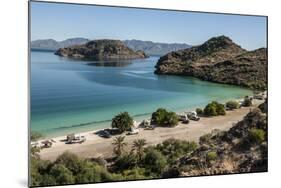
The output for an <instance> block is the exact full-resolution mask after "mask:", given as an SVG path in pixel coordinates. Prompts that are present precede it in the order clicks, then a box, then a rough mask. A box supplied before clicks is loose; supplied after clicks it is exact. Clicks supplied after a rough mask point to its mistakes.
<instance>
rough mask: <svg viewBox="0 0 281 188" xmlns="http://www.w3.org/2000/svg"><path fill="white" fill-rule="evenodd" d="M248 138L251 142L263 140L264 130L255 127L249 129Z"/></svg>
mask: <svg viewBox="0 0 281 188" xmlns="http://www.w3.org/2000/svg"><path fill="white" fill-rule="evenodd" d="M249 140H250V142H251V143H255V144H260V143H262V142H263V141H264V140H265V131H264V130H262V129H256V128H252V129H250V132H249Z"/></svg>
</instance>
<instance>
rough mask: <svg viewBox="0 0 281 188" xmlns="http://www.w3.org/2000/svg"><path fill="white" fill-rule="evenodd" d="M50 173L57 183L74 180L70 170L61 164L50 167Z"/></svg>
mask: <svg viewBox="0 0 281 188" xmlns="http://www.w3.org/2000/svg"><path fill="white" fill-rule="evenodd" d="M50 174H51V175H52V176H53V177H54V178H55V180H56V183H57V184H73V183H74V182H75V179H74V177H73V174H72V172H71V171H70V170H69V169H67V168H66V167H65V166H64V165H63V164H55V165H54V166H53V167H52V168H51V170H50Z"/></svg>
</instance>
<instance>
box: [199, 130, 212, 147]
mask: <svg viewBox="0 0 281 188" xmlns="http://www.w3.org/2000/svg"><path fill="white" fill-rule="evenodd" d="M211 138H212V134H211V133H208V134H205V135H203V136H201V137H200V138H199V144H200V145H202V144H210V141H211Z"/></svg>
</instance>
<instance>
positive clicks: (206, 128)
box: [37, 99, 263, 161]
mask: <svg viewBox="0 0 281 188" xmlns="http://www.w3.org/2000/svg"><path fill="white" fill-rule="evenodd" d="M262 102H263V100H255V99H254V100H253V105H252V106H251V107H242V108H239V109H236V110H232V111H226V115H224V116H214V117H201V119H200V121H198V122H197V121H190V123H189V124H182V123H179V124H178V125H177V126H176V127H173V128H166V127H156V128H155V129H154V130H144V129H143V128H139V129H140V132H139V134H137V135H126V138H125V142H127V143H128V145H129V146H130V145H131V144H132V142H133V140H135V139H145V140H146V141H147V146H149V145H155V144H158V143H161V142H162V141H164V140H166V139H168V138H176V139H181V140H187V141H196V142H197V141H198V139H199V137H200V136H202V135H204V134H206V133H209V132H211V131H212V130H214V129H220V130H222V131H223V130H228V129H230V128H231V127H232V126H233V124H234V123H237V122H238V121H240V120H242V119H243V117H244V116H245V115H246V114H247V113H248V112H249V111H250V110H251V109H253V108H255V107H257V106H258V105H259V104H261V103H262ZM138 123H139V122H138ZM99 130H103V129H99ZM99 130H92V131H86V132H81V133H77V134H76V135H80V136H85V137H86V139H87V140H86V141H85V142H84V143H82V144H65V143H64V142H63V140H65V138H66V135H65V136H58V137H53V138H52V140H53V141H55V142H54V143H53V146H52V147H51V148H45V149H42V150H41V151H40V156H41V158H42V159H44V160H51V161H53V160H55V159H56V157H57V156H59V155H60V154H62V153H63V152H65V151H70V152H73V153H75V154H77V155H79V156H80V157H84V158H93V157H110V156H112V150H113V146H112V141H113V139H114V138H115V137H116V136H120V135H116V136H112V137H111V138H102V137H100V136H98V135H96V134H95V133H96V132H97V131H99ZM122 136H125V134H124V133H123V134H122ZM42 140H46V139H42ZM42 140H40V141H42ZM40 141H37V142H40Z"/></svg>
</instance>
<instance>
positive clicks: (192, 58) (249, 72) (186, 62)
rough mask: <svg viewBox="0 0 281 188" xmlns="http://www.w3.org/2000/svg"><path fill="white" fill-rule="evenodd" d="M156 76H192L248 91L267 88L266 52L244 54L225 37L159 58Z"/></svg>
mask: <svg viewBox="0 0 281 188" xmlns="http://www.w3.org/2000/svg"><path fill="white" fill-rule="evenodd" d="M155 68H156V70H155V73H156V74H171V75H185V76H193V77H196V78H199V79H202V80H206V81H212V82H217V83H224V84H233V85H238V86H242V87H247V88H251V89H260V90H264V89H266V88H267V49H266V48H260V49H257V50H253V51H247V50H245V49H243V48H241V47H240V46H239V45H237V44H235V43H234V42H233V41H232V40H231V39H230V38H228V37H226V36H219V37H213V38H211V39H209V40H208V41H206V42H205V43H203V44H202V45H199V46H194V47H191V48H188V49H184V50H178V51H173V52H170V53H168V54H166V55H164V56H162V57H161V58H160V59H159V60H158V62H157V64H156V66H155Z"/></svg>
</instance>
